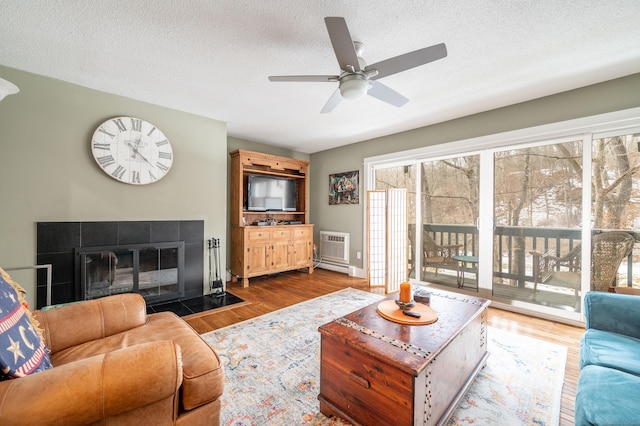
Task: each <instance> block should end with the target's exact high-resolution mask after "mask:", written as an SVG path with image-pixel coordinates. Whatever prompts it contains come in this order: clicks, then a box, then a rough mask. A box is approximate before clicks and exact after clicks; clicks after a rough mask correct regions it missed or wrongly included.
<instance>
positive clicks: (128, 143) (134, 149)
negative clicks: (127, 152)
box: [127, 141, 153, 166]
mask: <svg viewBox="0 0 640 426" xmlns="http://www.w3.org/2000/svg"><path fill="white" fill-rule="evenodd" d="M127 145H129V147H130V148H131V149H133V152H134V153H136V154H138V155H139V156H140V158H142V159H143V160H144V161H146V162H147V163H149V165H151V166H153V164H151V162H150V161H149V160H147V159H146V158H145V156H144V155H142V154H140V151H138V148H136V147H135V146H133V144H132V143H131V141H127Z"/></svg>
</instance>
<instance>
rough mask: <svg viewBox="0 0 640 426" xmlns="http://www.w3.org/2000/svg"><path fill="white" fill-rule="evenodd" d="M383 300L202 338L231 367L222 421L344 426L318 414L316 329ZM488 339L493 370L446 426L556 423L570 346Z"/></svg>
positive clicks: (306, 306)
mask: <svg viewBox="0 0 640 426" xmlns="http://www.w3.org/2000/svg"><path fill="white" fill-rule="evenodd" d="M381 298H382V296H380V295H377V294H373V293H368V292H365V291H361V290H356V289H352V288H347V289H344V290H340V291H338V292H335V293H331V294H329V295H326V296H322V297H318V298H316V299H312V300H309V301H306V302H303V303H299V304H297V305H294V306H290V307H288V308H284V309H281V310H279V311H275V312H272V313H269V314H266V315H262V316H260V317H257V318H254V319H251V320H247V321H244V322H241V323H238V324H234V325H231V326H228V327H225V328H222V329H219V330H215V331H212V332H209V333H206V334H203V335H202V337H203V338H204V339H205V340H206V341H207V342H208V343H209V344H210V345H211V346H212V347H213V348H215V349H216V351H217V352H218V354H219V356H220V358H221V359H222V361H223V364H224V367H225V374H226V382H225V390H224V396H223V399H222V415H221V424H222V425H225V426H249V425H258V426H263V425H346V424H347V423H345V422H343V421H341V420H340V419H336V418H326V417H325V416H323V415H322V414H320V413H319V402H318V399H317V397H318V393H319V391H320V389H319V387H320V333H319V332H318V327H319V326H320V325H322V324H325V323H327V322H329V321H332V320H333V319H335V318H338V317H340V316H343V315H346V314H348V313H350V312H353V311H355V310H357V309H359V308H362V307H364V306H367V305H369V304H371V303H374V302H376V301H378V300H380V299H381ZM487 334H488V350H489V352H490V353H491V355H490V357H489V360H488V361H487V365H486V367H485V368H484V369H483V370H482V372H481V373H480V375H479V376H478V377H477V378H476V380H475V382H474V384H473V385H472V387H471V388H470V389H469V391H468V392H467V394H466V396H465V398H464V400H463V401H462V403H461V404H460V405H459V407H458V409H457V410H456V411H455V413H454V415H453V417H452V418H451V419H450V420H449V422H448V424H449V425H470V424H473V425H488V424H500V425H503V424H504V425H507V424H508V425H540V426H546V425H554V424H558V419H559V411H560V399H561V393H562V383H563V379H564V367H565V361H566V357H567V350H566V348H565V347H563V346H559V345H554V344H551V343H547V342H543V341H540V340H536V339H532V338H529V337H525V336H520V335H517V334H514V333H510V332H508V331H503V330H499V329H496V328H492V327H489V330H488V333H487Z"/></svg>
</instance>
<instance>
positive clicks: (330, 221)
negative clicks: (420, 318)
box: [309, 74, 640, 268]
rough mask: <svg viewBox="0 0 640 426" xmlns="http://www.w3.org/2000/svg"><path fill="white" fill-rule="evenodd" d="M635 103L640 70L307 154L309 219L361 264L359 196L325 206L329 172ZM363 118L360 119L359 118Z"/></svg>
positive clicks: (639, 91)
mask: <svg viewBox="0 0 640 426" xmlns="http://www.w3.org/2000/svg"><path fill="white" fill-rule="evenodd" d="M638 106H640V74H634V75H631V76H628V77H623V78H619V79H616V80H611V81H608V82H604V83H600V84H596V85H593V86H587V87H584V88H580V89H576V90H572V91H569V92H564V93H560V94H557V95H553V96H548V97H544V98H540V99H536V100H532V101H529V102H524V103H521V104H516V105H512V106H509V107H505V108H500V109H496V110H492V111H488V112H484V113H480V114H475V115H471V116H467V117H463V118H459V119H456V120H451V121H447V122H444V123H439V124H435V125H432V126H427V127H422V128H419V129H415V130H411V131H407V132H403V133H397V134H394V135H390V136H385V137H381V138H376V139H372V140H367V141H364V142H359V143H354V144H351V145H347V146H343V147H340V148H335V149H331V150H327V151H322V152H318V153H314V154H311V160H310V161H311V165H312V168H311V180H310V182H311V188H310V194H311V199H310V201H309V204H310V211H311V223H313V224H314V225H315V227H314V233H315V240H316V241H318V239H319V232H320V231H324V230H327V231H329V230H330V231H339V232H349V233H350V234H351V235H350V256H349V257H350V264H351V265H352V266H355V267H357V268H362V267H363V262H362V260H357V259H356V252H357V251H360V252H363V244H364V242H363V238H364V237H363V202H362V200H363V197H364V196H365V195H363V194H361V195H360V200H361V201H360V204H358V205H337V206H336V205H333V206H331V205H329V201H328V199H329V175H330V174H333V173H340V172H347V171H351V170H360V184H361V186H362V185H363V174H362V173H363V162H364V159H365V158H367V157H372V156H377V155H383V154H389V153H393V152H400V151H405V150H409V149H415V148H420V147H425V146H431V145H436V144H441V143H446V142H453V141H459V140H465V139H470V138H474V137H479V136H485V135H492V134H497V133H502V132H507V131H510V130H518V129H524V128H527V127H533V126H538V125H543V124H549V123H555V122H560V121H565V120H570V119H575V118H581V117H588V116H591V115H597V114H602V113H606V112H612V111H619V110H624V109H628V108H634V107H638ZM363 119H366V117H364V118H363Z"/></svg>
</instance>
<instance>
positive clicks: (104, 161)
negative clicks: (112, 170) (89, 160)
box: [97, 155, 116, 167]
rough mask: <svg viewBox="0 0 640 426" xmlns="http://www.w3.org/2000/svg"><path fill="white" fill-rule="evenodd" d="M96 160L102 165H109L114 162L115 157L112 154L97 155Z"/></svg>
mask: <svg viewBox="0 0 640 426" xmlns="http://www.w3.org/2000/svg"><path fill="white" fill-rule="evenodd" d="M97 160H98V163H100V165H101V166H102V167H109V166H110V165H112V164H115V162H116V160H115V158H113V155H104V156H102V157H98V158H97Z"/></svg>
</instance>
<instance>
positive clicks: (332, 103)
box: [320, 89, 342, 114]
mask: <svg viewBox="0 0 640 426" xmlns="http://www.w3.org/2000/svg"><path fill="white" fill-rule="evenodd" d="M341 100H342V95H341V94H340V89H336V90H335V91H334V92H333V95H331V97H330V98H329V100H328V101H327V103H326V104H324V106H323V107H322V110H321V111H320V113H321V114H326V113H328V112H331V111H333V110H334V109H335V108H336V107H337V106H338V104H339V103H340V101H341Z"/></svg>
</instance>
